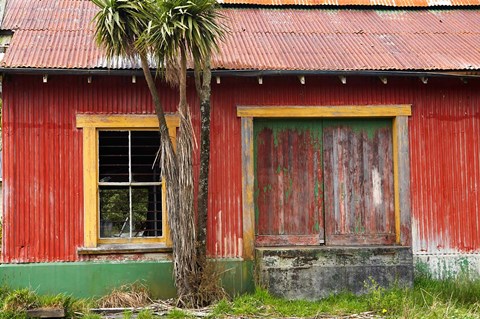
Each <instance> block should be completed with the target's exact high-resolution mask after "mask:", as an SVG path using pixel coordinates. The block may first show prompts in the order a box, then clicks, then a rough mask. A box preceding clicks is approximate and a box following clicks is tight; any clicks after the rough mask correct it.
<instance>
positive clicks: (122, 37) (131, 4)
mask: <svg viewBox="0 0 480 319" xmlns="http://www.w3.org/2000/svg"><path fill="white" fill-rule="evenodd" d="M92 2H93V3H94V4H96V5H97V6H98V7H99V8H100V11H98V12H97V14H96V15H95V17H94V21H95V40H96V42H97V44H98V45H99V46H102V47H104V48H105V51H106V54H107V57H108V58H113V57H116V56H122V57H123V56H127V57H133V56H134V55H135V54H136V53H137V48H136V47H135V45H134V44H135V41H137V40H138V38H139V37H140V35H141V34H142V32H143V31H144V30H145V29H146V28H147V27H148V22H149V18H148V17H147V16H146V15H147V14H150V13H151V12H152V11H153V9H152V7H151V4H152V1H149V0H92Z"/></svg>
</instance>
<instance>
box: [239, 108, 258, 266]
mask: <svg viewBox="0 0 480 319" xmlns="http://www.w3.org/2000/svg"><path fill="white" fill-rule="evenodd" d="M253 166H254V165H253V118H251V117H244V118H242V203H243V207H242V209H243V258H244V259H245V260H253V257H254V248H255V247H254V241H255V233H254V231H255V230H254V225H255V207H254V201H253V195H254V194H253V191H254V190H253V188H254V173H253V171H254V167H253Z"/></svg>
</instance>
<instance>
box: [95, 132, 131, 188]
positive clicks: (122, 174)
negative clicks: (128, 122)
mask: <svg viewBox="0 0 480 319" xmlns="http://www.w3.org/2000/svg"><path fill="white" fill-rule="evenodd" d="M98 136H99V137H98V139H99V181H100V182H128V181H129V179H128V132H125V131H100V132H98Z"/></svg>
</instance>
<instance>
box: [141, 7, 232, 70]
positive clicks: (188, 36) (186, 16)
mask: <svg viewBox="0 0 480 319" xmlns="http://www.w3.org/2000/svg"><path fill="white" fill-rule="evenodd" d="M156 7H157V10H156V12H157V13H158V14H156V15H153V16H151V19H152V23H151V25H150V26H149V28H147V29H146V30H145V32H144V33H143V35H142V37H141V40H140V41H139V43H140V46H141V45H142V44H143V45H145V44H146V45H148V46H149V47H152V48H153V51H154V52H155V55H156V57H157V60H158V62H159V65H163V62H164V61H165V60H167V63H168V61H172V60H175V59H177V57H178V56H179V54H180V50H181V48H182V46H183V49H185V50H186V51H189V52H191V54H192V56H193V60H194V61H196V62H202V61H205V60H207V59H209V58H210V53H211V51H212V50H217V49H218V41H219V40H223V38H224V28H225V27H224V26H223V24H222V23H221V20H223V16H222V15H221V14H220V13H219V11H218V10H217V8H218V5H217V2H216V1H215V0H157V1H156Z"/></svg>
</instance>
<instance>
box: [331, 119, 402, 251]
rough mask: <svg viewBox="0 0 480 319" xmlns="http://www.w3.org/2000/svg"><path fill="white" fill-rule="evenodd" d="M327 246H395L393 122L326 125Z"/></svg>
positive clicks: (354, 122) (366, 121)
mask: <svg viewBox="0 0 480 319" xmlns="http://www.w3.org/2000/svg"><path fill="white" fill-rule="evenodd" d="M323 147H324V151H323V156H324V162H323V163H324V183H325V187H324V197H325V198H324V201H325V224H326V229H325V230H326V242H327V244H329V245H343V244H353V245H355V244H359V245H361V244H392V243H394V241H395V211H394V190H393V160H392V156H393V154H392V153H393V151H392V121H391V120H388V119H375V120H370V119H369V120H364V119H362V120H329V121H324V130H323Z"/></svg>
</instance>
